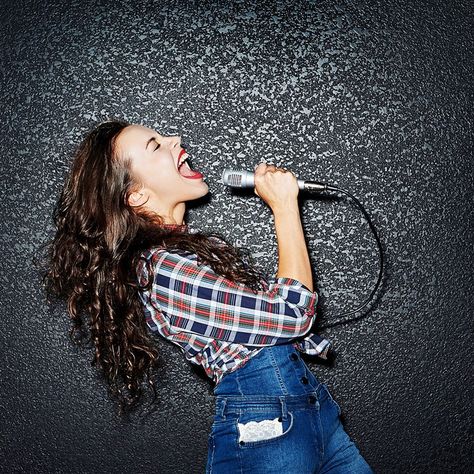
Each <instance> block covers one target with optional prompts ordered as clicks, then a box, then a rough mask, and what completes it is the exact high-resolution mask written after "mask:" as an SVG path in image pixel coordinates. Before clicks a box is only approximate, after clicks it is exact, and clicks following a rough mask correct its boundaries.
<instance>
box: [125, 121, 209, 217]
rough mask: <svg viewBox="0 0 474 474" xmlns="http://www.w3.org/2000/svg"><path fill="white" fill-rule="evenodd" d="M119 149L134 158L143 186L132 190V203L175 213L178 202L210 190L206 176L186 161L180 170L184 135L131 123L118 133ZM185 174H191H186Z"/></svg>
mask: <svg viewBox="0 0 474 474" xmlns="http://www.w3.org/2000/svg"><path fill="white" fill-rule="evenodd" d="M116 147H117V151H118V153H119V154H120V155H121V156H123V157H129V158H130V160H131V170H132V175H133V176H134V177H135V178H136V179H137V180H138V182H139V183H141V185H142V186H141V187H140V188H138V189H137V190H136V192H134V193H132V194H131V196H130V198H129V202H130V204H131V205H133V206H137V205H140V204H144V203H145V202H146V204H145V207H147V208H150V209H152V210H154V211H155V212H157V213H158V214H160V215H162V216H173V215H174V211H175V208H176V206H178V205H182V206H183V207H184V204H183V203H184V202H185V201H190V200H193V199H197V198H200V197H202V196H204V195H206V194H207V193H208V191H209V187H208V185H207V183H205V182H204V181H203V176H202V175H201V176H199V175H195V176H196V177H194V178H193V177H192V176H191V175H192V174H193V173H192V171H191V170H190V168H189V167H188V165H187V163H185V164H184V165H182V166H181V167H180V169H179V170H178V159H179V157H180V152H181V151H182V150H183V148H182V147H181V137H179V136H171V137H166V136H163V135H160V134H159V133H157V132H155V131H154V130H152V129H151V128H147V127H144V126H142V125H135V124H134V125H129V126H127V127H125V128H124V129H123V130H122V131H121V132H120V134H119V135H118V137H117V141H116ZM185 175H188V177H186V176H185Z"/></svg>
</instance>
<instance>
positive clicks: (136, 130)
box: [116, 124, 160, 155]
mask: <svg viewBox="0 0 474 474" xmlns="http://www.w3.org/2000/svg"><path fill="white" fill-rule="evenodd" d="M157 135H158V136H160V135H159V134H158V133H157V132H156V131H155V130H153V129H151V128H148V127H145V126H143V125H135V124H134V125H128V126H127V127H125V128H124V129H123V130H122V131H121V132H120V134H119V135H118V137H117V141H116V146H117V148H118V150H119V151H120V152H121V153H124V154H127V155H137V154H140V153H143V152H144V151H145V147H146V143H147V141H148V140H149V139H150V138H151V137H156V136H157Z"/></svg>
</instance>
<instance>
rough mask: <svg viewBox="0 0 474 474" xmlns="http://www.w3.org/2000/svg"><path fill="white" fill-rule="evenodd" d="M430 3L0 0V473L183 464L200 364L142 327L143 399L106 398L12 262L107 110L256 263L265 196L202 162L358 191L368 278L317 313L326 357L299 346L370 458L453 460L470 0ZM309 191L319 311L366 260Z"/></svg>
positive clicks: (203, 398) (199, 461) (467, 257)
mask: <svg viewBox="0 0 474 474" xmlns="http://www.w3.org/2000/svg"><path fill="white" fill-rule="evenodd" d="M446 3H447V4H445V2H441V1H436V2H435V1H431V2H430V1H417V2H403V1H395V0H391V1H375V0H372V1H369V0H367V1H362V2H350V1H342V0H341V1H336V2H331V1H298V2H296V1H287V2H277V3H272V2H267V1H265V2H259V1H258V2H257V1H255V2H250V1H241V2H222V1H212V2H208V1H206V2H184V1H183V2H179V1H176V2H152V1H136V2H132V1H130V2H125V1H89V2H86V1H62V2H61V1H59V0H58V1H56V2H53V1H46V2H39V1H36V2H35V1H25V0H18V1H15V2H7V1H3V2H2V14H1V15H0V16H1V20H0V21H1V24H2V25H1V26H2V27H1V30H0V36H1V41H2V48H1V52H2V63H1V79H2V80H1V85H0V87H1V109H0V117H1V139H0V146H1V156H2V159H1V164H2V165H1V176H2V186H1V203H2V219H1V223H0V226H1V227H0V228H1V235H2V239H1V251H2V272H1V281H2V302H1V303H2V304H1V307H2V331H1V332H0V338H1V346H2V353H3V360H2V364H1V378H2V384H1V387H2V388H1V390H2V397H1V408H2V409H1V412H0V417H1V426H2V430H1V437H2V439H1V443H0V444H1V445H2V449H1V460H0V470H1V471H2V472H38V473H53V472H54V473H66V472H67V473H132V472H134V473H135V472H138V473H156V472H160V473H202V472H204V466H205V461H206V456H207V435H208V433H209V429H210V426H211V423H212V416H213V410H214V405H213V403H214V399H213V395H212V388H211V385H210V382H208V381H207V380H206V378H205V377H204V376H203V374H202V373H199V371H195V370H192V368H191V367H190V366H189V365H188V364H187V362H186V361H185V360H184V357H183V356H182V354H181V353H180V352H179V350H178V348H176V347H174V346H173V347H170V345H168V344H165V343H164V344H161V345H160V347H161V350H162V353H163V354H164V355H165V356H166V357H167V358H168V364H167V367H166V369H165V372H164V373H163V375H162V376H161V379H160V380H159V385H160V397H161V403H160V405H159V408H158V409H157V410H156V411H154V412H153V413H152V414H151V415H150V416H148V417H147V418H142V419H139V418H132V419H131V420H130V421H120V420H117V419H116V418H115V414H114V406H113V405H112V402H111V401H110V400H109V399H108V397H107V394H106V389H105V387H104V385H103V384H102V382H101V380H100V379H99V378H98V377H96V374H95V372H94V370H95V369H93V368H91V367H90V363H89V362H90V359H91V353H90V352H87V351H85V352H80V351H79V350H77V349H75V348H73V347H71V345H70V343H69V340H68V338H67V334H66V333H67V330H68V328H69V325H68V320H67V315H66V313H65V310H64V308H49V307H48V306H47V305H46V303H45V299H44V295H43V294H42V293H41V288H40V285H39V282H38V278H37V276H36V274H35V271H34V268H33V267H32V263H31V259H32V257H33V256H34V255H35V253H36V252H37V250H38V248H39V246H40V245H41V244H42V243H44V242H45V240H46V239H47V238H48V237H49V236H51V235H52V234H51V233H52V220H51V212H52V208H53V205H54V202H55V200H56V198H57V194H58V192H59V190H60V188H61V186H62V182H63V181H62V180H63V178H64V176H65V173H66V171H67V169H68V166H69V163H70V159H71V152H72V150H73V148H74V146H75V144H76V143H77V141H78V139H79V137H81V136H82V134H83V133H84V132H85V131H86V130H87V129H88V128H90V127H91V126H92V125H93V124H95V123H96V122H97V121H99V120H102V119H106V118H109V117H112V116H113V117H121V118H125V119H126V120H128V121H131V122H135V123H141V124H143V125H146V126H149V127H154V128H155V129H156V130H157V131H159V132H160V133H163V134H180V135H181V136H182V139H183V142H184V143H186V144H187V148H188V150H189V152H190V154H191V156H192V159H193V165H194V167H195V168H196V169H198V170H200V171H202V172H203V173H204V174H205V175H206V180H207V182H208V184H209V187H210V194H209V197H210V199H209V200H208V201H207V202H204V203H201V204H200V205H195V206H193V207H190V209H189V213H188V216H187V221H188V222H189V223H190V224H191V225H192V226H194V227H198V228H200V229H202V230H211V229H216V228H217V229H218V230H220V231H222V232H223V233H224V234H225V235H228V236H229V238H230V239H231V240H233V241H234V242H235V243H236V244H237V245H241V246H247V247H249V248H250V249H251V251H252V253H253V254H254V256H255V257H256V258H257V259H258V261H259V262H260V264H261V265H262V266H263V267H264V268H266V269H267V270H268V271H269V272H274V271H276V268H277V253H276V251H277V247H276V240H275V237H274V232H273V221H272V216H271V213H270V210H269V209H268V208H267V207H266V206H265V204H264V203H263V202H262V201H260V200H259V198H258V197H257V196H255V195H253V194H250V195H249V194H242V193H240V194H239V193H232V192H231V191H230V190H229V188H226V187H224V186H223V185H222V184H220V183H219V182H218V180H219V178H220V175H221V172H222V170H223V168H224V167H236V168H244V169H253V166H254V165H255V164H256V163H258V162H259V160H260V159H261V158H266V159H267V160H272V161H273V162H274V163H275V164H277V165H279V166H285V167H287V168H289V169H291V170H292V171H293V172H294V173H295V174H296V175H297V177H299V178H301V179H314V180H320V181H326V182H328V183H332V184H336V185H338V186H339V187H342V188H344V189H347V190H348V191H350V192H352V193H353V194H354V195H355V196H356V197H357V198H359V199H360V200H361V202H362V203H363V204H364V205H365V206H366V208H367V209H368V211H369V213H370V214H371V216H372V218H373V222H374V225H375V226H376V228H377V229H378V230H379V235H380V238H381V240H382V241H383V245H384V250H385V256H386V275H385V279H384V284H383V288H382V289H381V290H380V291H379V292H378V299H377V302H376V304H374V305H373V307H372V311H371V312H370V313H369V314H368V315H367V316H366V317H365V318H363V319H362V320H360V321H359V322H356V323H354V324H348V325H342V326H338V327H334V328H330V329H327V330H324V331H323V332H322V333H321V334H322V335H324V336H325V337H327V338H329V339H330V340H331V341H332V342H333V345H334V348H335V349H336V351H337V352H338V358H337V360H336V362H335V364H334V366H333V367H330V366H325V365H323V364H321V363H319V362H318V360H314V359H308V360H307V363H308V364H309V366H310V367H311V369H312V370H313V372H314V373H315V374H316V375H317V377H319V378H320V379H321V380H322V381H324V382H326V383H327V384H328V385H329V387H330V389H331V391H332V393H333V395H334V397H335V398H336V400H337V401H338V402H339V404H340V405H341V407H342V410H343V413H344V415H345V421H344V424H345V426H346V430H347V431H348V433H349V434H350V435H351V437H352V438H353V440H354V441H355V442H356V444H357V445H358V446H359V449H360V451H361V452H362V453H363V455H364V456H365V458H366V459H367V461H368V462H369V464H371V465H372V466H373V468H374V470H375V471H376V472H380V473H398V472H403V473H425V472H430V473H434V472H439V473H446V472H456V473H461V472H466V473H467V472H471V471H470V469H469V466H472V463H473V459H472V432H471V429H472V425H471V422H472V419H471V413H472V398H473V393H472V377H470V371H469V367H470V365H472V357H471V354H472V315H473V298H472V290H473V274H472V264H473V262H472V255H473V207H472V199H473V179H472V176H473V175H472V160H473V156H472V150H473V147H472V142H473V121H472V100H473V94H472V92H473V88H472V84H471V81H472V70H473V69H472V45H473V41H472V4H471V2H469V1H467V0H466V1H461V2H446ZM469 72H471V76H470V75H469ZM328 196H329V194H328ZM331 196H332V197H326V198H323V197H321V196H308V195H306V196H305V197H302V198H301V206H302V207H301V208H302V217H303V224H304V229H305V232H306V235H307V241H308V245H309V248H310V254H311V260H312V263H313V268H314V277H315V288H316V289H317V291H318V293H319V295H320V303H319V306H318V314H319V318H320V319H321V323H322V324H323V323H324V322H330V321H331V319H333V318H335V317H337V315H338V314H339V313H341V312H344V311H349V310H351V309H354V308H356V307H357V306H358V305H359V304H360V303H361V302H362V301H363V300H365V298H366V297H367V296H368V294H369V293H370V291H371V289H372V288H373V285H374V283H375V281H376V278H377V272H378V266H377V265H378V262H377V258H378V257H377V247H376V244H375V241H374V239H373V237H372V234H371V233H370V230H369V227H368V224H367V222H365V220H364V218H363V215H362V214H361V212H360V211H359V210H358V209H357V207H356V206H355V205H353V204H352V203H351V202H350V201H348V200H346V199H344V198H342V197H341V198H338V197H337V196H336V195H334V194H331Z"/></svg>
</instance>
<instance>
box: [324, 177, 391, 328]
mask: <svg viewBox="0 0 474 474" xmlns="http://www.w3.org/2000/svg"><path fill="white" fill-rule="evenodd" d="M325 188H326V190H328V191H339V192H341V193H344V194H347V195H348V196H349V197H351V198H352V199H353V200H354V201H355V202H356V204H357V205H358V206H359V207H360V209H361V210H362V212H363V213H364V215H365V217H366V218H367V221H368V222H369V226H370V228H371V230H372V232H373V233H374V236H375V240H376V241H377V245H378V248H379V261H380V271H379V277H378V279H377V283H376V284H375V287H374V289H373V290H372V292H371V294H370V295H369V297H368V298H367V299H366V300H365V301H364V303H363V304H362V305H361V306H359V307H358V308H356V309H355V310H353V311H349V312H347V313H342V314H340V315H338V316H339V317H342V316H347V315H348V314H353V313H357V312H358V311H360V310H361V309H362V308H363V307H364V306H366V305H367V304H368V303H369V302H370V301H371V300H372V297H373V296H374V294H375V292H376V291H377V288H378V287H379V285H380V281H381V280H382V273H383V262H384V258H383V250H382V245H381V243H380V239H379V237H378V235H377V232H376V230H375V227H374V225H373V224H372V221H371V220H370V216H369V214H368V213H367V211H366V210H365V209H364V206H362V204H361V203H360V202H359V201H358V200H357V199H356V198H355V197H354V196H353V195H352V194H351V193H349V192H348V191H345V190H344V189H340V188H337V187H336V186H330V185H329V184H325ZM363 316H364V314H361V315H360V316H356V317H355V318H349V319H343V320H340V319H339V320H336V321H334V322H332V323H329V324H326V325H324V326H320V327H318V331H319V330H321V329H326V328H330V327H333V326H337V325H339V324H345V323H348V322H351V321H356V320H358V319H361V318H362V317H363Z"/></svg>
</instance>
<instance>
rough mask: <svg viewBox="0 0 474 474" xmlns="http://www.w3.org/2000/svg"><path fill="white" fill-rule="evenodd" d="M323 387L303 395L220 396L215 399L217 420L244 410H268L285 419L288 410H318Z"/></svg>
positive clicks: (321, 385) (320, 386)
mask: <svg viewBox="0 0 474 474" xmlns="http://www.w3.org/2000/svg"><path fill="white" fill-rule="evenodd" d="M322 387H323V384H320V385H319V386H318V388H317V389H316V390H314V391H312V392H308V393H304V394H301V395H273V396H272V395H247V396H225V395H218V396H217V397H216V399H215V415H216V419H223V420H225V418H226V415H230V414H240V413H241V412H242V411H243V410H245V412H256V413H257V412H259V411H266V410H274V411H279V412H280V414H281V416H282V417H283V419H285V418H286V416H287V414H288V410H290V411H291V410H293V409H300V408H307V407H308V406H313V407H316V408H318V407H319V394H320V390H321V388H322Z"/></svg>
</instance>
